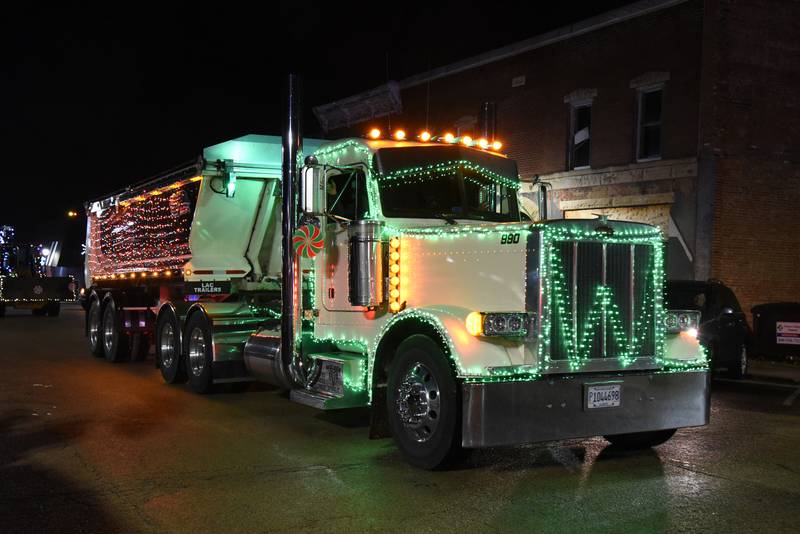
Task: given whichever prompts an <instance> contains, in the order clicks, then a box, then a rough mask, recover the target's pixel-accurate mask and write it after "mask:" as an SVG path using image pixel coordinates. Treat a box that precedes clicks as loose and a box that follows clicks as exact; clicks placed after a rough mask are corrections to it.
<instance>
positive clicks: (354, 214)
mask: <svg viewBox="0 0 800 534" xmlns="http://www.w3.org/2000/svg"><path fill="white" fill-rule="evenodd" d="M327 195H328V211H329V212H330V213H332V214H334V215H338V216H339V217H344V218H346V219H350V220H358V219H363V218H364V217H365V216H366V215H367V213H368V212H369V199H368V197H367V180H366V175H365V174H364V171H363V170H360V169H354V170H352V171H350V172H345V173H341V174H335V175H332V176H328V183H327Z"/></svg>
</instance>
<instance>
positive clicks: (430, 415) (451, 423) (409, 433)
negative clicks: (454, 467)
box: [386, 334, 463, 469]
mask: <svg viewBox="0 0 800 534" xmlns="http://www.w3.org/2000/svg"><path fill="white" fill-rule="evenodd" d="M388 378H389V381H388V388H387V402H386V405H387V411H388V418H389V426H390V428H391V430H392V435H393V436H394V440H395V443H397V446H398V448H399V449H400V451H401V452H402V453H403V456H404V457H405V458H406V460H407V461H408V462H409V463H410V464H412V465H414V466H416V467H420V468H422V469H436V468H441V467H445V466H447V465H450V464H452V463H454V462H455V461H457V460H458V459H460V458H461V457H462V456H463V449H462V448H461V408H460V405H459V395H458V385H457V383H456V379H455V376H454V375H453V371H452V369H451V368H450V365H449V362H448V360H447V356H446V355H445V354H444V352H443V351H442V349H441V348H440V347H439V345H437V344H436V343H435V342H434V341H433V340H432V339H431V338H429V337H428V336H425V335H421V334H416V335H412V336H411V337H409V338H407V339H406V340H405V341H403V342H402V343H400V346H399V347H398V348H397V352H396V353H395V357H394V358H393V360H392V363H391V367H390V369H389V377H388Z"/></svg>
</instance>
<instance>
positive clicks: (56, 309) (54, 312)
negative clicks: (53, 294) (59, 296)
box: [45, 302, 61, 317]
mask: <svg viewBox="0 0 800 534" xmlns="http://www.w3.org/2000/svg"><path fill="white" fill-rule="evenodd" d="M45 313H47V316H48V317H58V316H59V314H60V313H61V303H60V302H51V303H50V304H48V305H47V306H46V307H45Z"/></svg>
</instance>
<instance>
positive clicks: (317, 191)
mask: <svg viewBox="0 0 800 534" xmlns="http://www.w3.org/2000/svg"><path fill="white" fill-rule="evenodd" d="M325 185H326V184H325V169H324V167H322V166H321V165H316V164H310V163H309V162H308V161H306V165H304V166H303V170H302V173H301V178H300V209H302V210H303V213H305V214H306V215H315V216H321V215H324V214H325V210H326V208H327V206H326V205H325V204H326V200H327V197H326V195H325Z"/></svg>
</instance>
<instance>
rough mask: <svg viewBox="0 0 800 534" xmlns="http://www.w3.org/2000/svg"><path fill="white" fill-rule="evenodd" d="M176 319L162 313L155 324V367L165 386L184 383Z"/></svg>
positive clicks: (171, 314)
mask: <svg viewBox="0 0 800 534" xmlns="http://www.w3.org/2000/svg"><path fill="white" fill-rule="evenodd" d="M180 331H181V330H180V326H179V325H178V318H177V317H175V314H173V313H172V312H171V311H169V312H165V313H162V314H161V315H160V316H159V318H158V321H157V322H156V365H157V366H158V368H159V369H160V370H161V376H162V377H163V378H164V382H166V383H167V384H175V383H184V382H186V378H187V376H186V367H185V365H184V362H183V357H182V354H183V351H182V350H181V349H182V347H181V340H180V338H181V336H180Z"/></svg>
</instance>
